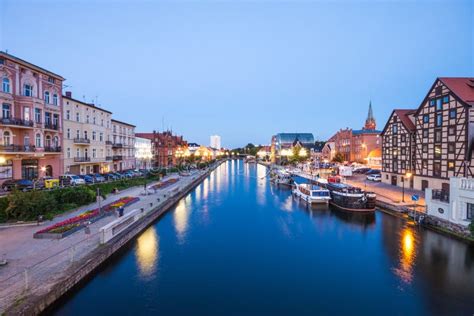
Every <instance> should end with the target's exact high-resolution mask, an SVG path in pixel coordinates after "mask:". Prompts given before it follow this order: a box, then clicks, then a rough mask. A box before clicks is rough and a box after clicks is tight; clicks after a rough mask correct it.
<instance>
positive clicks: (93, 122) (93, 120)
mask: <svg viewBox="0 0 474 316" xmlns="http://www.w3.org/2000/svg"><path fill="white" fill-rule="evenodd" d="M92 124H94V125H95V116H94V117H93V118H92Z"/></svg>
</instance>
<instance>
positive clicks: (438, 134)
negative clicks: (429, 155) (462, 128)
mask: <svg viewBox="0 0 474 316" xmlns="http://www.w3.org/2000/svg"><path fill="white" fill-rule="evenodd" d="M441 135H442V133H441V130H436V131H435V139H434V140H435V142H436V143H441Z"/></svg>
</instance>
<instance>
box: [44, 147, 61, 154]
mask: <svg viewBox="0 0 474 316" xmlns="http://www.w3.org/2000/svg"><path fill="white" fill-rule="evenodd" d="M44 151H45V152H47V153H60V152H61V147H60V146H45V147H44Z"/></svg>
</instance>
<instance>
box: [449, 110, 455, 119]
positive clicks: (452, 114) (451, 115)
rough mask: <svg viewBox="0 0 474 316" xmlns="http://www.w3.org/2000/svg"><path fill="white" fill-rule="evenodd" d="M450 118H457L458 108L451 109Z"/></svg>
mask: <svg viewBox="0 0 474 316" xmlns="http://www.w3.org/2000/svg"><path fill="white" fill-rule="evenodd" d="M449 118H450V119H455V118H456V109H451V110H449Z"/></svg>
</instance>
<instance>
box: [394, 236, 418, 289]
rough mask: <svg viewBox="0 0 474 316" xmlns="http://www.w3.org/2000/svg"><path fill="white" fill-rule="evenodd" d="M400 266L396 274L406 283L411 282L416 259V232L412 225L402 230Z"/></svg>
mask: <svg viewBox="0 0 474 316" xmlns="http://www.w3.org/2000/svg"><path fill="white" fill-rule="evenodd" d="M399 251H400V252H399V260H400V263H399V267H398V268H396V269H395V274H396V275H398V276H399V277H400V279H401V280H402V281H403V282H405V283H408V284H409V283H411V281H412V279H413V268H414V265H415V259H416V234H415V232H414V231H413V229H412V228H410V227H405V228H404V229H403V230H402V231H401V232H400V249H399Z"/></svg>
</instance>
